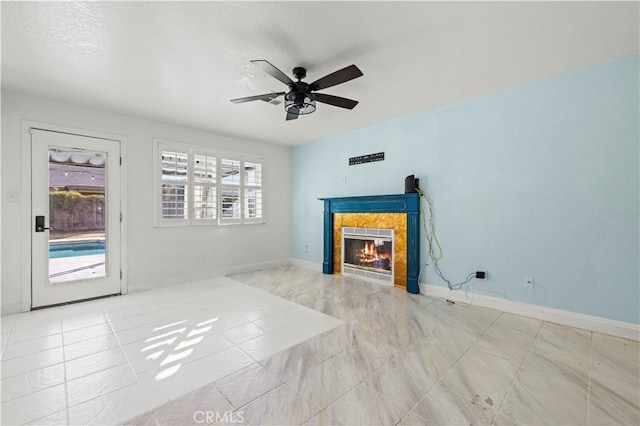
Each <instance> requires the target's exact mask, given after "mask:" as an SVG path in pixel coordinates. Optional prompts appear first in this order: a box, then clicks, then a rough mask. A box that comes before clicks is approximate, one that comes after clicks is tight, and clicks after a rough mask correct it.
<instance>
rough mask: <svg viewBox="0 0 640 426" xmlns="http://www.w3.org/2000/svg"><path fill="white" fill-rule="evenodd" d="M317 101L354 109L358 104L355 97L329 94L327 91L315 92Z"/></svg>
mask: <svg viewBox="0 0 640 426" xmlns="http://www.w3.org/2000/svg"><path fill="white" fill-rule="evenodd" d="M313 96H315V98H316V101H318V102H322V103H323V104H329V105H333V106H337V107H340V108H346V109H354V108H355V106H356V105H358V101H354V100H353V99H347V98H341V97H340V96H333V95H327V94H325V93H314V94H313Z"/></svg>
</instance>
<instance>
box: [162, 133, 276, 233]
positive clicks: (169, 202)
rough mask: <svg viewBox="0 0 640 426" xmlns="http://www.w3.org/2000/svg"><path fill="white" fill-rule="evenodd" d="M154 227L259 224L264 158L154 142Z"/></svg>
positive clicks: (260, 219)
mask: <svg viewBox="0 0 640 426" xmlns="http://www.w3.org/2000/svg"><path fill="white" fill-rule="evenodd" d="M155 149H156V158H157V159H158V161H157V162H156V164H158V165H159V171H158V172H157V173H156V175H157V176H158V177H159V184H158V189H159V190H158V191H157V194H158V195H159V196H158V202H157V205H158V214H157V224H158V225H160V226H163V225H202V224H209V225H214V224H231V223H236V224H239V223H262V222H264V214H263V186H262V184H263V174H262V173H263V167H264V164H263V160H262V159H261V158H259V157H252V156H248V155H243V154H232V153H224V152H216V151H212V150H207V149H203V148H199V147H195V146H190V145H183V144H176V143H170V142H164V141H156V143H155Z"/></svg>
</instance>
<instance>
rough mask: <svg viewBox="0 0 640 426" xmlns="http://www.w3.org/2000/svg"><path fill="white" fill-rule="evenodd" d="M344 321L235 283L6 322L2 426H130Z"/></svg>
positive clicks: (91, 303)
mask: <svg viewBox="0 0 640 426" xmlns="http://www.w3.org/2000/svg"><path fill="white" fill-rule="evenodd" d="M340 324H342V321H341V320H338V319H336V318H333V317H330V316H328V315H325V314H323V313H320V312H317V311H314V310H312V309H310V308H307V307H305V306H302V305H299V304H296V303H294V302H291V301H288V300H286V299H283V298H281V297H278V296H274V295H272V294H269V293H266V292H264V291H262V290H259V289H255V288H252V287H250V286H247V285H244V284H241V283H239V282H237V281H232V280H230V279H228V278H217V279H213V280H209V281H205V282H200V283H192V284H185V285H182V286H173V287H167V288H163V289H158V290H154V291H148V292H141V293H134V294H130V295H126V296H120V297H112V298H107V299H100V300H95V301H89V302H83V303H78V304H72V305H67V306H62V307H56V308H50V309H44V310H38V311H33V312H29V313H24V314H18V315H10V316H4V317H1V319H0V326H1V334H0V336H1V341H2V362H1V363H0V368H1V377H2V382H1V392H0V394H1V395H2V405H1V413H0V416H1V417H0V418H1V424H3V425H13V424H30V423H33V424H117V423H122V422H123V421H126V420H127V419H129V418H132V417H135V416H138V415H140V414H144V413H146V412H148V411H150V410H152V409H154V408H156V407H162V406H164V405H165V404H167V403H169V402H170V401H172V400H175V399H176V398H178V397H182V396H183V395H185V394H187V395H188V393H189V392H191V391H193V390H196V389H199V388H201V387H203V386H206V385H207V384H209V383H211V382H213V381H215V380H218V379H221V378H223V377H225V376H228V375H230V374H233V373H236V372H238V371H241V370H242V369H244V368H245V367H248V366H251V365H254V364H255V363H256V361H257V360H259V359H264V358H268V357H270V356H271V355H273V354H275V353H277V352H280V351H282V350H284V349H286V348H289V347H291V346H293V345H296V344H298V343H300V342H303V341H305V340H308V339H309V338H311V337H313V336H315V335H317V334H319V333H323V332H325V331H327V330H331V329H332V328H334V327H336V326H337V325H340ZM200 397H201V396H200ZM220 398H221V400H223V399H224V398H223V397H220ZM229 407H231V406H229ZM157 412H158V413H159V414H162V413H163V411H162V410H159V411H157Z"/></svg>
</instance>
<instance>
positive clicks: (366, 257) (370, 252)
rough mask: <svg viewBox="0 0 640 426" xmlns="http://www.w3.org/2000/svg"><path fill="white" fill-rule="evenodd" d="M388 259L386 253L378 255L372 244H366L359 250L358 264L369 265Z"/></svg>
mask: <svg viewBox="0 0 640 426" xmlns="http://www.w3.org/2000/svg"><path fill="white" fill-rule="evenodd" d="M381 259H389V254H388V253H382V254H380V253H378V250H376V246H375V244H374V243H373V242H371V243H369V242H366V243H365V244H364V247H363V248H362V249H361V250H360V264H361V265H362V264H366V263H371V262H373V261H375V260H381Z"/></svg>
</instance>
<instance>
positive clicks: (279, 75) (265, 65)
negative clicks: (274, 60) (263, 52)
mask: <svg viewBox="0 0 640 426" xmlns="http://www.w3.org/2000/svg"><path fill="white" fill-rule="evenodd" d="M251 63H252V64H254V65H257V66H259V67H260V68H262V70H263V71H264V72H266V73H267V74H269V75H270V76H271V77H273V78H275V79H276V80H280V81H281V82H283V83H284V84H286V85H287V86H290V85H292V84H294V83H293V80H291V79H290V78H289V76H287V75H286V74H285V73H283V72H282V71H280V70H279V69H278V68H276V67H274V66H273V65H271V62H269V61H265V60H262V59H257V60H253V61H251Z"/></svg>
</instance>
